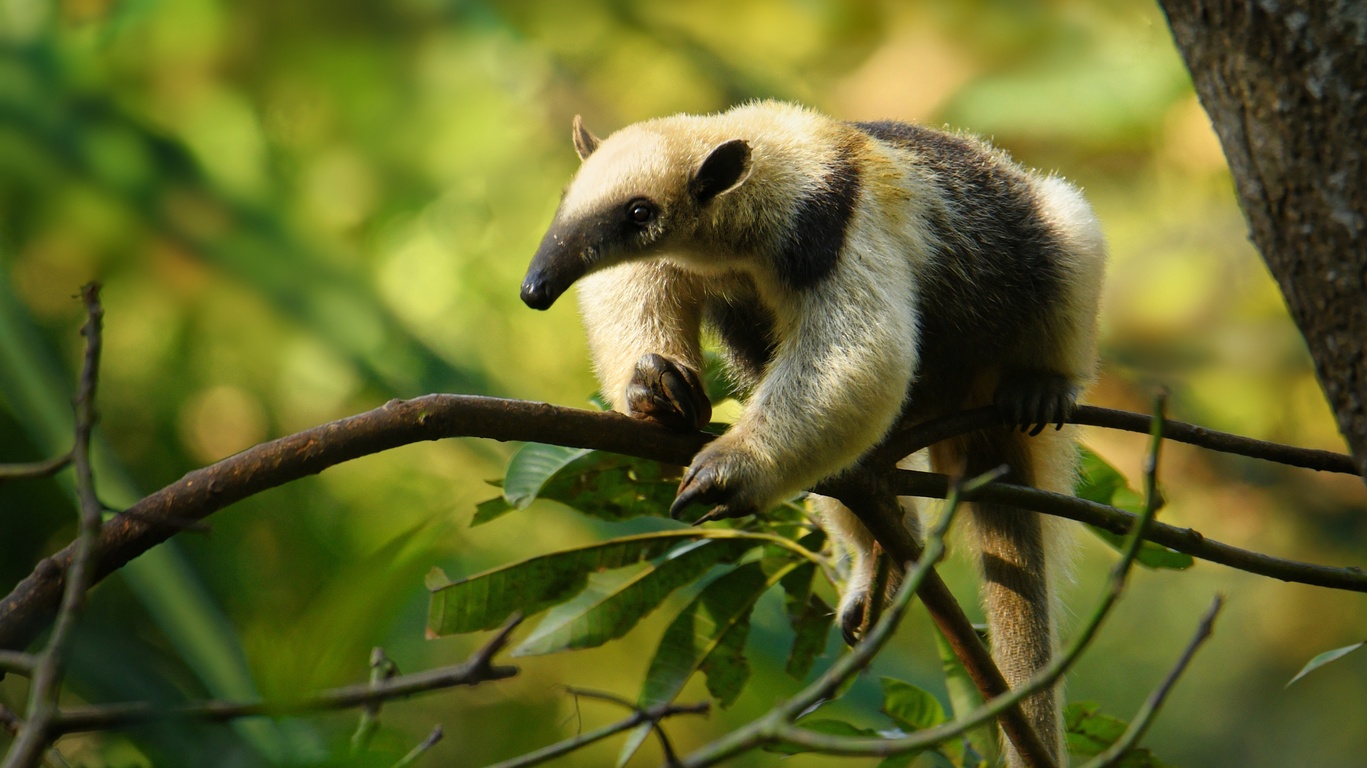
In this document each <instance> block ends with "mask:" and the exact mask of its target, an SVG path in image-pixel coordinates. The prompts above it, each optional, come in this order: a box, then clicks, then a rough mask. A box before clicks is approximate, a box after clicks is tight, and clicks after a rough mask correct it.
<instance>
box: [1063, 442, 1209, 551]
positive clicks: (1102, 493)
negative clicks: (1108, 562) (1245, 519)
mask: <svg viewBox="0 0 1367 768" xmlns="http://www.w3.org/2000/svg"><path fill="white" fill-rule="evenodd" d="M1080 450H1081V455H1082V461H1081V464H1080V465H1079V472H1078V484H1077V489H1076V491H1077V497H1078V498H1080V499H1086V500H1087V501H1094V502H1096V503H1098V504H1106V505H1108V506H1112V507H1115V508H1117V509H1123V510H1125V511H1126V512H1130V513H1133V514H1136V515H1138V514H1141V513H1142V512H1143V511H1144V499H1143V497H1142V496H1140V495H1139V494H1137V493H1135V492H1134V491H1133V490H1131V489H1130V487H1129V484H1128V483H1127V482H1126V480H1125V476H1124V475H1122V474H1120V471H1119V470H1117V469H1116V468H1115V467H1113V466H1111V465H1110V464H1109V463H1107V461H1106V460H1105V459H1103V458H1101V457H1100V456H1098V455H1097V454H1096V452H1095V451H1092V450H1090V449H1088V448H1087V447H1085V446H1081V447H1080ZM1087 528H1088V529H1089V530H1090V531H1091V532H1092V533H1093V534H1095V535H1096V537H1097V538H1099V539H1101V540H1102V541H1104V542H1106V544H1108V545H1109V546H1110V547H1111V548H1112V549H1114V550H1116V551H1117V552H1119V551H1121V550H1122V549H1124V543H1125V537H1124V536H1120V535H1117V534H1114V533H1111V532H1110V531H1104V530H1102V529H1100V528H1096V527H1093V526H1090V525H1089V526H1087ZM1135 560H1136V562H1138V563H1139V564H1140V565H1142V566H1144V567H1146V568H1162V569H1167V570H1174V571H1181V570H1186V569H1187V568H1190V567H1191V566H1192V565H1193V564H1194V563H1195V562H1196V561H1195V559H1193V558H1192V556H1191V555H1188V554H1185V553H1182V552H1177V551H1175V550H1171V549H1168V548H1167V547H1165V546H1163V545H1161V544H1155V543H1153V542H1152V541H1146V542H1144V543H1143V544H1142V545H1140V547H1139V554H1138V555H1137V556H1136V557H1135Z"/></svg>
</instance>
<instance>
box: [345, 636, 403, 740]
mask: <svg viewBox="0 0 1367 768" xmlns="http://www.w3.org/2000/svg"><path fill="white" fill-rule="evenodd" d="M398 671H399V667H398V665H397V664H395V663H394V662H393V661H390V659H389V657H388V656H386V655H385V652H384V649H383V648H381V647H379V646H376V647H374V648H372V649H371V651H370V685H371V687H372V688H374V687H378V686H379V685H381V684H382V683H384V681H386V680H391V679H393V677H394V675H396V674H398ZM380 703H381V702H379V701H371V702H368V703H367V704H366V705H365V706H364V707H362V708H361V718H360V721H359V722H358V723H357V724H356V732H355V733H353V734H351V754H352V755H359V754H361V753H362V752H364V751H366V750H367V749H368V748H369V747H370V740H371V738H373V737H374V736H375V731H377V730H379V727H380Z"/></svg>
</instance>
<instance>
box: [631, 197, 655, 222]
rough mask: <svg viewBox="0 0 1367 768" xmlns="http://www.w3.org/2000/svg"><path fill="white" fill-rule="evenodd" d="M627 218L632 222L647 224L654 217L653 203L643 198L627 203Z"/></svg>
mask: <svg viewBox="0 0 1367 768" xmlns="http://www.w3.org/2000/svg"><path fill="white" fill-rule="evenodd" d="M627 218H628V219H631V221H632V223H634V224H641V225H645V224H649V223H650V222H651V220H653V219H654V218H655V204H654V203H652V202H650V201H649V200H645V199H636V200H632V201H631V202H629V203H627Z"/></svg>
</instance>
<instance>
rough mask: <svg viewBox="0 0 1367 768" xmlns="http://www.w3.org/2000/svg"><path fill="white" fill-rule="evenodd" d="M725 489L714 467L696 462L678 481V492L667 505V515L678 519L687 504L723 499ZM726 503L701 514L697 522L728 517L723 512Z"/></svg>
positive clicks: (725, 494) (715, 501)
mask: <svg viewBox="0 0 1367 768" xmlns="http://www.w3.org/2000/svg"><path fill="white" fill-rule="evenodd" d="M727 495H728V494H727V491H726V489H725V488H723V487H722V485H721V481H720V478H719V476H718V473H717V470H716V467H713V466H711V465H707V464H704V465H702V466H699V465H697V464H695V465H693V466H692V467H689V469H688V471H687V472H685V473H684V477H683V481H682V482H680V483H679V493H678V495H677V496H675V497H674V503H673V504H670V505H669V516H670V517H672V518H674V519H676V520H677V519H678V518H679V515H681V514H682V513H683V511H684V508H685V507H687V506H688V505H689V504H694V503H698V504H710V503H717V502H721V501H723V500H724V499H725V498H726V497H727ZM725 509H726V505H725V504H718V506H717V507H716V508H714V509H712V510H711V511H710V512H708V513H707V514H706V515H703V516H702V518H700V519H699V521H698V522H707V521H708V520H716V519H719V518H722V517H729V515H727V514H726V513H725Z"/></svg>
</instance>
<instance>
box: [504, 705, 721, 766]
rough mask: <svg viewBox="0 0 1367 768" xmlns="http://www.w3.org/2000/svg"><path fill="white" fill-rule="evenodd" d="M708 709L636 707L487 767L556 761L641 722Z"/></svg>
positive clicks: (700, 713) (704, 707)
mask: <svg viewBox="0 0 1367 768" xmlns="http://www.w3.org/2000/svg"><path fill="white" fill-rule="evenodd" d="M709 711H711V706H710V705H709V704H708V703H707V702H700V703H698V704H670V703H668V702H665V703H662V704H656V705H654V706H650V707H646V708H645V709H637V710H636V711H635V712H633V713H632V714H631V717H628V718H627V719H625V720H620V721H618V722H616V723H612V724H610V725H605V726H603V727H602V728H596V729H594V730H592V731H589V732H588V733H581V734H579V735H578V736H575V737H573V738H569V739H565V740H564V741H558V742H556V743H554V744H551V745H549V746H546V747H542V748H541V749H538V750H536V751H535V752H528V753H526V754H523V755H518V756H517V757H514V758H511V759H509V760H504V761H503V762H501V763H494V764H492V765H489V766H487V767H486V768H529V766H533V765H540V764H541V763H544V762H546V761H548V760H553V759H555V758H557V757H560V756H561V755H565V754H569V753H570V752H573V751H575V750H577V749H582V748H584V747H586V746H588V745H589V744H593V743H594V742H598V741H602V740H603V739H606V738H608V737H609V736H613V735H615V734H618V733H621V732H623V731H629V730H631V729H632V728H635V727H637V726H639V725H643V724H646V723H651V724H655V723H659V722H660V721H661V720H664V719H665V718H668V717H673V716H674V715H703V714H707V713H708V712H709Z"/></svg>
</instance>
